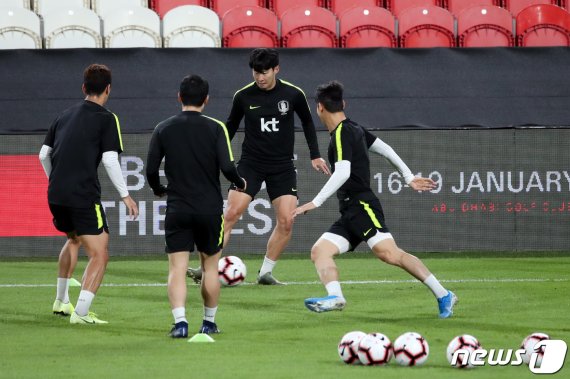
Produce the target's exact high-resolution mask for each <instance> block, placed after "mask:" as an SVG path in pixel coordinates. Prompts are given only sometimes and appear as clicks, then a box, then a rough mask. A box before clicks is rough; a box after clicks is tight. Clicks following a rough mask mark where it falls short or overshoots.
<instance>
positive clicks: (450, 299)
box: [437, 291, 458, 318]
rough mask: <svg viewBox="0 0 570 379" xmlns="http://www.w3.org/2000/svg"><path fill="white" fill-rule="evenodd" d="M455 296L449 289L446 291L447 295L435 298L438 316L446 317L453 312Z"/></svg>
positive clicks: (455, 301)
mask: <svg viewBox="0 0 570 379" xmlns="http://www.w3.org/2000/svg"><path fill="white" fill-rule="evenodd" d="M457 301H458V299H457V296H455V294H454V293H453V292H451V291H447V295H445V296H443V297H440V298H439V299H437V306H438V307H439V318H448V317H451V315H452V314H453V306H454V305H455V304H456V303H457Z"/></svg>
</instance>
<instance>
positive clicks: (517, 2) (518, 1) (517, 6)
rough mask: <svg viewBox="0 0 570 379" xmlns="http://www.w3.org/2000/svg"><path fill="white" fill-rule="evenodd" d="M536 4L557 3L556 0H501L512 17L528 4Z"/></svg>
mask: <svg viewBox="0 0 570 379" xmlns="http://www.w3.org/2000/svg"><path fill="white" fill-rule="evenodd" d="M537 4H554V5H556V4H557V0H503V7H504V8H507V9H508V10H509V11H511V13H512V14H513V16H514V17H517V15H518V14H519V12H520V11H522V10H523V9H524V8H526V7H528V6H530V5H537Z"/></svg>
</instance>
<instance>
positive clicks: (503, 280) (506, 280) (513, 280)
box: [0, 278, 570, 288]
mask: <svg viewBox="0 0 570 379" xmlns="http://www.w3.org/2000/svg"><path fill="white" fill-rule="evenodd" d="M568 281H570V278H554V279H539V278H518V279H517V278H498V279H447V280H446V279H443V280H440V282H442V283H520V282H522V283H524V282H527V283H545V282H568ZM341 283H342V284H404V283H418V280H415V279H408V280H345V281H341ZM189 284H190V283H189ZM192 284H193V283H192ZM254 284H256V283H252V282H245V283H243V284H242V285H254ZM285 284H286V285H312V284H321V282H318V281H312V282H285ZM55 286H56V285H55V284H18V283H16V284H0V288H40V287H55ZM101 286H102V287H166V283H103V284H102V285H101Z"/></svg>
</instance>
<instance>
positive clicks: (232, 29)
mask: <svg viewBox="0 0 570 379" xmlns="http://www.w3.org/2000/svg"><path fill="white" fill-rule="evenodd" d="M277 24H278V20H277V16H276V15H275V13H273V12H272V11H270V10H269V9H267V8H262V7H258V6H251V7H249V6H241V7H235V8H232V9H231V10H229V11H227V12H226V14H225V15H224V17H223V19H222V38H223V45H224V47H279V35H278V29H277Z"/></svg>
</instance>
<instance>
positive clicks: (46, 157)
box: [39, 145, 53, 179]
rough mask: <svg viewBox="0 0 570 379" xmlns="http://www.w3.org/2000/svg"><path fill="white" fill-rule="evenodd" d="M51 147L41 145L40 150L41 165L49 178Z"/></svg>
mask: <svg viewBox="0 0 570 379" xmlns="http://www.w3.org/2000/svg"><path fill="white" fill-rule="evenodd" d="M52 150H53V148H52V147H51V146H48V145H42V148H41V150H40V155H39V158H40V163H41V164H42V167H43V168H44V171H45V173H46V176H47V177H48V179H49V175H50V174H51V152H52Z"/></svg>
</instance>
